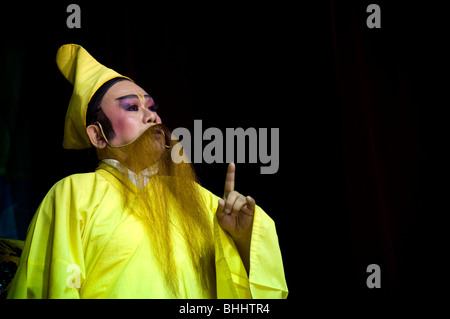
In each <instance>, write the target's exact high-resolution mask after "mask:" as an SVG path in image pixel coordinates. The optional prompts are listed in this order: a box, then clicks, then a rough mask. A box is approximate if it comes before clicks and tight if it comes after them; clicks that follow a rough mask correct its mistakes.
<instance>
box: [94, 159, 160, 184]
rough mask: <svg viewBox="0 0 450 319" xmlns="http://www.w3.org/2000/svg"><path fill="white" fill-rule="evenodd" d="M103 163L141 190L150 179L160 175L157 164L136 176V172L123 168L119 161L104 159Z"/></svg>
mask: <svg viewBox="0 0 450 319" xmlns="http://www.w3.org/2000/svg"><path fill="white" fill-rule="evenodd" d="M101 162H103V163H105V164H107V165H109V166H112V167H114V168H115V169H116V170H118V171H119V172H120V173H122V174H124V175H125V176H128V178H129V179H130V181H131V182H132V183H133V184H134V185H135V186H136V187H137V188H139V189H143V188H144V187H145V186H146V185H147V184H148V182H149V181H150V178H151V177H152V176H153V175H156V174H157V173H158V163H155V164H153V165H152V166H150V167H147V168H146V169H144V170H142V171H141V172H140V173H138V174H136V173H135V172H133V171H131V170H129V169H128V168H127V167H125V166H123V165H122V164H121V163H120V162H119V161H118V160H115V159H111V158H107V159H102V160H101Z"/></svg>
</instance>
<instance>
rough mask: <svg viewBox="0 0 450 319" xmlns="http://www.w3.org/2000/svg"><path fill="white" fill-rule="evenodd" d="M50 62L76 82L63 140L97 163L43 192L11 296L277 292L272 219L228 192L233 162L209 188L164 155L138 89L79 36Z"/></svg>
mask: <svg viewBox="0 0 450 319" xmlns="http://www.w3.org/2000/svg"><path fill="white" fill-rule="evenodd" d="M56 60H57V64H58V67H59V69H60V71H61V72H62V74H63V75H64V76H65V77H66V79H68V80H69V81H70V83H72V84H73V86H74V90H73V94H72V98H71V100H70V102H69V107H68V111H67V115H66V120H65V127H64V140H63V147H65V148H67V149H83V148H89V147H91V146H93V147H95V149H96V152H97V156H98V159H99V160H100V164H99V166H98V167H97V169H96V170H95V172H92V173H85V174H75V175H71V176H68V177H66V178H64V179H62V180H60V181H59V182H57V183H56V184H55V185H54V186H53V187H52V188H51V190H50V191H49V192H48V194H47V195H46V197H45V198H44V200H43V201H42V203H41V205H40V206H39V208H38V210H37V212H36V214H35V216H34V217H33V220H32V222H31V224H30V226H29V228H28V233H27V238H26V242H25V246H24V250H23V253H22V256H21V259H20V264H19V267H18V270H17V272H16V275H15V277H14V280H13V282H12V285H11V289H10V291H9V293H8V298H286V297H287V294H288V290H287V285H286V281H285V276H284V269H283V263H282V258H281V253H280V249H279V245H278V239H277V234H276V230H275V225H274V222H273V220H272V219H270V217H269V216H268V215H267V214H266V213H265V212H264V211H263V210H262V209H261V208H260V207H259V206H257V205H256V203H255V201H254V199H253V198H252V197H250V196H246V197H245V196H243V195H241V194H240V193H239V192H237V191H236V190H235V189H234V181H235V170H236V168H235V165H234V164H233V163H231V164H230V165H229V166H228V171H227V174H226V179H225V187H224V194H223V197H222V198H219V197H217V196H215V195H213V194H212V193H211V192H209V191H208V190H206V189H205V188H203V187H201V186H200V185H199V184H198V183H197V182H196V179H195V173H194V171H193V169H192V167H191V166H190V164H186V163H181V164H175V163H174V162H173V161H172V158H171V150H172V147H173V145H174V144H175V143H177V141H174V140H172V138H171V135H170V131H169V130H168V129H167V128H166V127H165V126H164V125H163V124H162V122H161V118H160V117H159V116H158V114H157V110H156V107H157V106H156V104H155V102H154V101H153V98H152V97H151V96H150V95H149V94H148V93H147V92H146V91H145V90H143V89H142V88H140V87H139V86H138V85H136V84H135V83H134V82H133V81H132V80H131V79H129V78H127V77H124V76H122V75H120V74H118V73H117V72H115V71H113V70H111V69H109V68H106V67H105V66H103V65H101V64H100V63H98V62H97V61H96V60H95V59H94V58H93V57H92V56H91V55H90V54H89V53H88V52H87V51H86V50H85V49H84V48H83V47H81V46H79V45H75V44H67V45H63V46H62V47H61V48H60V49H59V50H58V53H57V57H56Z"/></svg>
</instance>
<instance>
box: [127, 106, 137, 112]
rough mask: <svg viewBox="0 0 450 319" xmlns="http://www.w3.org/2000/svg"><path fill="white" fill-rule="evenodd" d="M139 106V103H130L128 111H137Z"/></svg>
mask: <svg viewBox="0 0 450 319" xmlns="http://www.w3.org/2000/svg"><path fill="white" fill-rule="evenodd" d="M137 110H138V107H137V105H130V106H128V107H127V111H137Z"/></svg>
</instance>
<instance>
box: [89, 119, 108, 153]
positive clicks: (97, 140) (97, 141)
mask: <svg viewBox="0 0 450 319" xmlns="http://www.w3.org/2000/svg"><path fill="white" fill-rule="evenodd" d="M86 133H87V135H88V136H89V140H90V141H91V144H92V145H93V146H94V147H95V148H97V149H104V148H105V147H106V144H107V143H106V140H105V138H104V137H103V134H102V131H101V129H100V127H98V126H97V125H95V124H91V125H89V126H88V127H86Z"/></svg>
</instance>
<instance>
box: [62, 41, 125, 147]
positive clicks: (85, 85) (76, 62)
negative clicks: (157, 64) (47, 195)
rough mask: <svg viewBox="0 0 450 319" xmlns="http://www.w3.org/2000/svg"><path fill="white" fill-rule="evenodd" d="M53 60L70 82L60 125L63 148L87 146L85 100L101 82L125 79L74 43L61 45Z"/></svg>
mask: <svg viewBox="0 0 450 319" xmlns="http://www.w3.org/2000/svg"><path fill="white" fill-rule="evenodd" d="M56 63H57V65H58V68H59V70H60V71H61V73H62V74H63V75H64V77H65V78H66V79H67V80H69V82H70V83H71V84H72V85H73V93H72V97H71V98H70V102H69V107H68V109H67V113H66V121H65V124H64V139H63V147H64V148H66V149H84V148H89V147H90V146H91V143H90V141H89V138H88V136H87V134H86V112H87V108H88V104H89V101H90V100H91V98H92V96H93V95H94V93H95V92H96V91H97V90H98V89H99V88H100V87H101V86H102V85H103V84H104V83H105V82H107V81H109V80H111V79H113V78H116V77H124V78H127V79H129V78H128V77H126V76H123V75H120V74H119V73H117V72H116V71H114V70H112V69H109V68H107V67H105V66H103V65H102V64H100V63H99V62H97V60H95V59H94V58H93V57H92V56H91V55H90V54H89V53H88V52H87V51H86V50H85V49H84V48H83V47H82V46H80V45H77V44H65V45H63V46H61V47H60V48H59V49H58V52H57V53H56ZM129 80H131V79H129Z"/></svg>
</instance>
